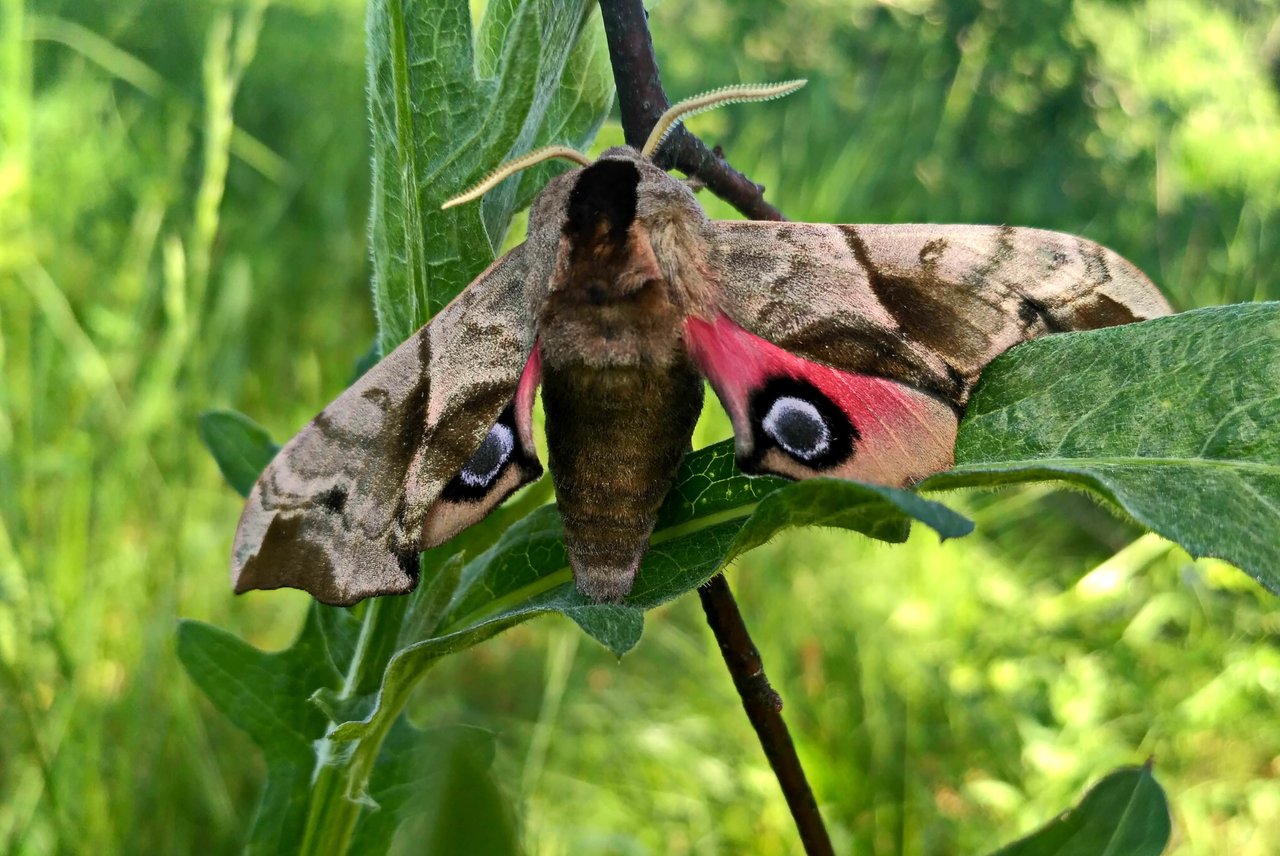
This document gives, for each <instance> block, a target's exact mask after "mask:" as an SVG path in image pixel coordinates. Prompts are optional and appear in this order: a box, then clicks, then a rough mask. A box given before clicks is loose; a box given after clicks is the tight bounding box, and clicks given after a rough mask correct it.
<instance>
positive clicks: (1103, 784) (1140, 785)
mask: <svg viewBox="0 0 1280 856" xmlns="http://www.w3.org/2000/svg"><path fill="white" fill-rule="evenodd" d="M1170 832H1171V824H1170V820H1169V803H1168V801H1167V800H1166V799H1165V795H1164V789H1162V788H1161V787H1160V785H1159V783H1157V782H1156V780H1155V777H1154V776H1152V775H1151V765H1150V764H1149V763H1148V764H1147V765H1146V766H1143V767H1125V768H1121V769H1119V770H1116V771H1115V772H1113V773H1110V774H1109V775H1107V776H1106V777H1105V778H1103V779H1102V781H1100V782H1098V783H1097V784H1096V785H1094V786H1093V787H1092V788H1090V789H1089V791H1088V793H1086V794H1085V795H1084V799H1082V800H1081V801H1080V804H1079V805H1078V806H1076V807H1075V808H1073V809H1070V810H1068V811H1067V812H1065V813H1063V814H1062V815H1060V816H1059V817H1057V818H1055V819H1054V820H1052V821H1051V822H1050V823H1049V824H1047V825H1046V826H1044V827H1042V828H1041V829H1039V830H1037V831H1036V832H1034V833H1032V834H1031V835H1029V836H1027V837H1026V838H1021V839H1019V840H1018V841H1015V842H1014V843H1013V844H1010V845H1009V846H1008V847H1004V848H1002V849H1000V850H998V851H997V852H996V853H994V854H992V856H1159V854H1161V853H1163V852H1164V849H1165V847H1167V846H1168V844H1169V834H1170Z"/></svg>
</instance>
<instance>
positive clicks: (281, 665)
mask: <svg viewBox="0 0 1280 856" xmlns="http://www.w3.org/2000/svg"><path fill="white" fill-rule="evenodd" d="M178 658H179V659H180V660H181V661H182V665H183V666H184V667H185V668H186V670H187V674H189V675H190V676H191V678H192V680H194V681H195V682H196V684H197V685H199V687H200V689H201V690H203V691H204V693H205V695H207V696H208V697H209V700H210V701H212V702H213V705H214V707H216V708H218V710H220V711H221V712H222V713H223V714H224V715H225V716H226V717H227V718H228V719H230V720H231V721H232V722H233V723H235V724H236V726H237V727H239V728H241V729H242V730H244V731H245V732H246V733H247V734H248V735H249V737H250V738H251V739H252V740H253V742H254V743H256V744H257V745H258V747H259V748H260V749H261V750H262V754H263V756H264V757H265V759H266V763H267V781H266V786H265V788H264V789H263V794H262V799H261V801H260V802H259V804H258V814H257V817H256V818H255V820H254V824H253V828H252V830H251V831H250V834H249V842H248V848H247V849H248V850H249V851H250V852H255V853H258V852H260V853H284V852H293V851H295V850H296V849H297V845H298V842H299V841H301V840H302V832H303V828H304V826H305V824H306V819H307V808H308V802H309V795H308V791H309V787H310V782H311V774H312V770H313V769H314V767H315V763H316V758H315V750H314V748H313V745H312V744H313V742H314V741H316V740H318V739H320V738H321V737H323V736H324V733H325V727H326V725H327V722H326V719H325V716H324V715H323V713H321V711H320V710H319V708H317V707H315V706H313V705H311V704H308V703H307V701H306V699H307V698H308V697H309V696H310V695H311V694H312V692H313V691H315V690H316V689H317V688H333V687H336V686H337V685H338V683H339V680H340V678H339V675H338V673H337V672H336V671H334V669H333V667H332V666H331V665H330V662H329V657H328V656H327V654H326V653H325V646H324V640H323V638H322V637H321V633H320V626H319V621H318V620H317V615H316V611H315V610H314V609H313V610H311V611H310V612H308V614H307V621H306V624H305V625H304V626H303V629H302V632H301V633H300V634H299V635H298V638H297V639H296V640H295V641H294V643H293V645H291V646H290V647H289V648H288V649H286V650H284V651H281V652H279V653H277V654H268V653H264V652H262V651H259V650H258V649H256V648H254V647H253V646H251V645H249V644H247V643H245V642H243V641H241V640H240V639H238V638H236V637H235V636H232V635H231V634H230V633H227V632H226V631H224V630H219V629H218V628H216V627H211V626H210V625H208V624H203V623H201V622H199V621H190V620H183V621H180V622H179V624H178Z"/></svg>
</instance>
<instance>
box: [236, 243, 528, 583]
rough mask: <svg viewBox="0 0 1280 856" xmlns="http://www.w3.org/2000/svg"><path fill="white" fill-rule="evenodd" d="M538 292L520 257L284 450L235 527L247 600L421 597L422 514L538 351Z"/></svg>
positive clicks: (496, 269)
mask: <svg viewBox="0 0 1280 856" xmlns="http://www.w3.org/2000/svg"><path fill="white" fill-rule="evenodd" d="M526 288H527V265H526V263H525V260H524V258H523V248H516V249H515V250H512V251H511V252H510V253H508V254H507V255H505V256H503V257H502V258H501V259H499V260H498V261H497V262H495V263H494V264H493V266H491V267H490V268H489V269H488V270H487V271H485V272H484V273H483V274H481V275H480V277H479V278H477V279H476V280H475V282H473V283H472V284H471V285H470V286H468V287H467V289H466V290H465V291H463V292H462V293H461V294H460V295H458V297H457V299H455V300H454V301H453V302H452V303H450V304H449V306H447V307H446V308H445V309H444V310H442V311H441V312H440V313H439V314H438V315H437V316H436V317H435V318H434V319H433V320H432V321H431V323H430V324H428V325H427V326H425V327H423V328H422V329H420V330H419V331H418V332H417V333H415V334H414V335H413V336H412V337H410V338H409V339H408V340H407V341H406V342H404V343H403V344H401V345H400V346H399V347H398V348H396V349H395V350H394V351H392V352H391V353H390V354H388V355H387V356H386V357H385V358H384V359H383V360H382V361H381V362H379V363H378V364H377V365H375V366H374V367H373V368H371V369H370V370H369V371H368V372H367V373H365V374H364V375H363V376H362V377H361V378H360V379H359V380H357V381H356V382H355V383H354V384H353V385H352V386H351V387H350V388H349V389H348V390H347V391H346V392H344V393H343V394H342V395H341V396H339V397H338V398H337V400H335V401H334V402H333V403H332V404H330V405H329V406H328V407H326V408H325V409H324V411H323V412H322V413H321V414H320V415H319V416H317V417H316V418H315V419H314V420H312V421H311V423H310V424H308V425H307V426H306V427H305V428H303V429H302V431H300V432H299V433H298V435H297V436H296V437H294V438H293V439H292V440H291V441H290V442H289V443H288V445H286V446H285V447H284V448H283V449H281V450H280V452H279V453H278V454H277V455H276V457H275V459H274V460H272V462H271V464H270V465H268V467H267V469H266V471H265V472H264V473H263V474H262V476H261V478H259V479H258V482H257V484H255V485H254V487H253V490H252V492H251V493H250V494H249V500H248V503H247V504H246V506H245V510H244V513H243V514H242V515H241V518H240V525H239V528H238V529H237V531H236V538H235V545H234V548H233V550H232V561H231V578H232V583H233V585H234V586H235V589H236V591H237V592H242V591H246V590H249V589H255V588H262V589H269V588H281V587H285V586H288V587H292V588H300V589H304V590H306V591H308V592H310V593H311V594H312V595H314V596H315V597H316V598H317V599H318V600H321V601H324V602H325V603H332V604H350V603H354V602H355V601H357V600H360V599H361V598H365V597H369V596H372V595H377V594H391V593H399V592H405V591H408V590H410V589H412V588H413V586H414V585H415V584H416V582H417V573H418V553H419V551H420V550H421V549H422V537H423V516H424V514H425V513H426V510H427V509H428V507H429V506H430V505H431V503H432V502H433V501H434V500H435V498H436V497H437V496H438V495H439V493H440V491H441V489H442V488H443V487H444V485H445V484H446V483H447V482H448V480H449V479H450V478H451V477H452V476H453V474H454V473H456V472H457V471H458V470H459V469H460V468H461V467H462V466H463V464H465V463H466V461H467V459H468V457H469V456H470V455H471V453H472V452H473V451H474V450H475V449H476V447H477V446H478V445H479V444H480V442H481V440H482V439H483V438H484V436H485V434H486V432H487V431H488V430H489V428H490V426H491V425H492V424H493V422H494V421H495V420H496V419H497V417H498V415H499V414H500V413H501V411H502V409H503V408H504V407H505V406H506V405H507V403H508V402H510V400H511V398H512V396H513V395H514V393H515V389H516V385H517V383H518V381H519V379H520V373H521V371H522V369H523V368H524V365H525V362H526V361H527V359H528V357H529V353H530V351H531V350H532V348H533V342H534V338H535V335H536V334H535V331H534V329H533V323H532V321H531V320H530V317H529V313H528V309H527V298H526Z"/></svg>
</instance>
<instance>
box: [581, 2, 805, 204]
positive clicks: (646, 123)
mask: <svg viewBox="0 0 1280 856" xmlns="http://www.w3.org/2000/svg"><path fill="white" fill-rule="evenodd" d="M600 12H601V15H602V17H603V18H604V32H605V38H607V39H608V41H609V59H610V61H611V62H612V63H613V79H614V82H615V83H616V84H617V87H618V107H619V109H620V110H621V111H622V132H623V134H624V135H625V136H626V139H627V143H628V144H630V145H633V146H635V147H637V148H639V147H640V145H641V144H642V143H643V142H644V141H645V138H646V137H647V136H648V135H649V130H650V129H651V128H653V126H654V124H655V123H656V122H657V121H658V117H659V116H661V115H662V113H663V111H664V110H666V109H667V108H668V107H670V106H671V103H670V102H669V101H668V100H667V95H666V92H664V91H663V89H662V79H661V78H660V77H659V75H658V60H657V58H656V57H655V56H654V53H653V39H652V38H651V37H650V35H649V22H648V17H647V15H646V14H645V11H644V3H643V2H642V0H600ZM654 161H655V162H656V163H657V164H658V165H659V166H661V167H663V168H666V169H678V170H680V171H681V172H683V173H684V174H685V175H688V176H694V177H696V178H699V179H701V180H702V181H703V182H704V183H705V184H706V186H707V189H708V190H710V191H711V192H712V193H714V194H715V195H716V196H719V197H720V198H721V199H723V200H725V201H726V202H728V203H729V204H730V205H732V206H733V207H734V208H737V209H738V210H739V211H741V212H742V213H743V214H744V215H746V216H747V217H749V218H751V219H752V220H785V219H787V218H786V217H784V216H782V212H781V211H779V210H778V209H777V208H774V207H773V206H772V205H770V204H769V203H768V202H766V201H765V198H764V187H763V186H762V185H759V184H756V183H755V182H754V181H752V180H751V179H749V178H747V177H746V176H745V175H743V174H742V173H740V172H738V171H737V170H736V169H734V168H733V167H732V166H730V165H729V163H728V161H726V160H725V159H724V157H723V156H722V155H721V154H720V152H719V149H718V148H717V149H716V150H714V151H713V150H712V149H709V148H707V144H706V143H704V142H702V140H700V139H698V138H697V137H695V136H694V135H693V134H691V133H689V131H688V130H686V129H685V127H684V126H683V125H681V126H679V127H677V128H676V129H675V130H674V131H672V132H671V134H670V136H668V137H667V139H666V142H664V143H663V144H662V146H661V148H659V149H658V152H657V154H656V156H655V157H654Z"/></svg>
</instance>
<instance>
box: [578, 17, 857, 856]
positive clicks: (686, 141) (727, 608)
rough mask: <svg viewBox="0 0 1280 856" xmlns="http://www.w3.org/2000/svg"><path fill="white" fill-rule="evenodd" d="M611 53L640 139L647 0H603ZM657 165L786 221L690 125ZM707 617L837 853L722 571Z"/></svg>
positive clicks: (794, 791) (795, 811) (654, 91)
mask: <svg viewBox="0 0 1280 856" xmlns="http://www.w3.org/2000/svg"><path fill="white" fill-rule="evenodd" d="M600 12H601V16H602V17H603V19H604V28H605V36H606V38H607V39H608V42H609V59H610V62H611V63H612V64H613V77H614V81H615V82H616V83H617V87H618V106H619V108H620V110H621V112H622V129H623V133H624V134H625V136H626V140H627V143H628V144H630V145H632V146H637V147H638V146H640V145H641V144H642V143H643V142H644V140H645V138H646V137H648V135H649V131H650V129H651V128H653V126H654V124H655V123H656V122H657V119H658V117H659V116H661V115H662V113H663V111H664V110H666V109H667V107H668V106H670V102H669V101H668V99H667V95H666V92H665V91H663V88H662V78H661V76H660V75H659V73H658V61H657V58H656V57H655V55H654V50H653V37H652V36H651V35H650V33H649V22H648V16H647V15H646V13H645V10H644V3H643V0H600ZM655 161H656V162H657V163H658V165H659V166H663V167H668V168H669V167H675V168H676V169H679V170H680V171H681V172H684V173H685V174H686V175H689V176H693V177H696V178H699V179H701V180H702V181H703V182H704V183H705V184H706V186H707V188H708V189H709V190H711V191H712V192H713V193H715V194H716V195H717V196H719V197H721V198H722V199H724V200H725V201H727V202H729V203H730V204H732V205H733V206H734V207H735V208H737V209H738V210H739V211H741V212H742V213H743V214H745V215H746V216H748V217H751V218H753V219H757V220H785V219H786V218H785V217H783V216H782V212H780V211H778V209H776V208H774V207H773V206H772V205H770V204H769V203H768V202H766V201H765V200H764V188H763V187H762V186H760V185H758V184H756V183H755V182H753V181H751V179H749V178H747V177H746V176H745V175H743V174H742V173H740V172H738V171H737V170H735V169H734V168H733V167H731V166H729V164H728V163H727V162H726V161H725V159H724V158H723V157H722V156H721V155H720V154H719V149H718V148H717V149H716V150H715V151H714V152H713V151H711V150H709V149H708V148H707V146H706V144H705V143H703V142H702V141H701V140H699V139H698V138H697V137H695V136H694V135H693V134H691V133H689V132H688V131H687V130H686V129H685V128H684V127H679V128H677V129H676V130H675V131H674V132H673V133H672V134H671V136H670V137H668V138H667V141H666V142H665V143H664V144H663V145H662V146H661V148H659V149H658V152H657V155H656V157H655ZM698 595H699V596H700V597H701V598H702V609H703V611H704V612H705V613H706V615H707V624H708V625H709V626H710V627H711V632H712V633H714V634H715V637H716V642H717V643H719V645H720V653H721V654H722V655H723V656H724V662H725V665H726V666H727V667H728V668H729V674H730V675H731V676H732V677H733V685H734V686H735V687H737V690H738V695H739V696H740V697H741V698H742V706H743V708H744V709H745V710H746V712H747V718H748V719H749V720H751V725H752V727H754V728H755V730H756V736H757V737H759V739H760V746H761V747H762V748H763V749H764V754H765V757H767V758H768V759H769V765H770V766H771V767H772V768H773V772H774V775H775V776H777V778H778V785H779V786H780V787H781V788H782V793H783V795H784V796H785V797H786V800H787V805H788V806H789V807H790V809H791V816H792V817H793V818H795V822H796V828H797V829H798V830H799V832H800V840H801V842H802V843H803V844H804V849H805V853H807V854H809V856H832V854H834V853H835V851H834V850H833V849H832V846H831V838H830V836H828V835H827V829H826V826H825V825H824V824H823V822H822V815H821V813H820V812H819V811H818V804H817V801H816V800H815V799H814V796H813V791H812V790H811V789H810V787H809V782H808V780H807V779H806V778H805V775H804V768H803V767H802V766H801V765H800V758H799V756H797V755H796V748H795V744H794V743H792V742H791V734H790V733H789V732H788V731H787V724H786V722H785V721H784V720H783V719H782V698H781V697H780V696H779V695H778V694H777V692H775V691H774V689H773V687H772V686H770V685H769V679H768V677H767V676H766V675H765V673H764V664H763V663H762V662H761V660H760V652H759V651H758V650H757V649H756V646H755V643H754V642H752V641H751V634H750V633H748V632H747V626H746V624H745V623H744V622H743V620H742V613H741V612H739V610H738V604H737V603H736V602H735V601H734V599H733V592H731V591H730V590H729V583H728V581H726V580H725V578H724V575H723V574H717V575H716V576H714V577H712V578H711V579H710V580H709V581H707V582H706V583H704V584H703V585H702V586H701V587H700V588H699V589H698Z"/></svg>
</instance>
